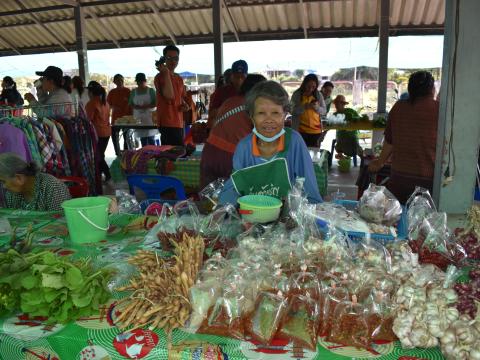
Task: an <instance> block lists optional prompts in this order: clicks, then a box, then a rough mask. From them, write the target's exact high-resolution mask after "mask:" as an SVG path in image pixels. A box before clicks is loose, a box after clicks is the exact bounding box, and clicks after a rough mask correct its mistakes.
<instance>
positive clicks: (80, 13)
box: [74, 6, 90, 85]
mask: <svg viewBox="0 0 480 360" xmlns="http://www.w3.org/2000/svg"><path fill="white" fill-rule="evenodd" d="M74 14H75V36H76V47H77V56H78V71H79V75H80V77H81V78H82V79H83V80H84V81H85V85H87V84H88V82H89V81H90V74H89V72H88V56H87V33H86V28H85V13H84V10H83V9H82V8H81V7H80V6H76V7H75V9H74Z"/></svg>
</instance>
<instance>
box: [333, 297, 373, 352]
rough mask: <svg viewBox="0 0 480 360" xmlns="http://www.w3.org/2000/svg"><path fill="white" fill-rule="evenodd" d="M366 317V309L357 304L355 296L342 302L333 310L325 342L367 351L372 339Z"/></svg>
mask: <svg viewBox="0 0 480 360" xmlns="http://www.w3.org/2000/svg"><path fill="white" fill-rule="evenodd" d="M367 316H368V314H367V309H366V308H365V307H364V306H363V305H360V304H359V303H357V299H356V297H355V295H354V296H352V301H342V302H341V303H339V304H338V305H337V306H336V308H335V312H334V319H335V321H334V322H333V324H332V329H331V331H330V334H329V335H328V336H327V341H331V342H334V343H338V344H342V345H346V346H354V347H359V348H365V349H368V348H369V347H370V343H371V340H372V339H371V336H370V334H369V328H368V323H367Z"/></svg>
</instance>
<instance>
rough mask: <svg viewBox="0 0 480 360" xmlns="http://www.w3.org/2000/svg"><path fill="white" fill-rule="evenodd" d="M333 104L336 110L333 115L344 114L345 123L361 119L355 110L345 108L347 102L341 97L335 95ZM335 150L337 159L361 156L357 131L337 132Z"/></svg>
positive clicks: (361, 151)
mask: <svg viewBox="0 0 480 360" xmlns="http://www.w3.org/2000/svg"><path fill="white" fill-rule="evenodd" d="M333 104H334V105H335V109H336V112H335V114H344V115H345V121H346V122H354V121H358V120H360V119H361V118H362V117H361V116H360V115H359V114H358V113H357V112H356V111H355V110H353V109H351V108H347V107H346V105H348V102H347V101H346V100H345V96H343V95H337V97H336V98H335V100H333ZM335 150H336V152H337V154H338V157H339V158H341V157H343V156H344V155H345V156H350V157H351V156H355V155H359V156H361V155H362V154H363V150H362V148H361V146H360V144H359V142H358V131H357V130H354V131H349V130H337V143H336V145H335Z"/></svg>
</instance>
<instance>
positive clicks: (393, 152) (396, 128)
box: [368, 71, 439, 203]
mask: <svg viewBox="0 0 480 360" xmlns="http://www.w3.org/2000/svg"><path fill="white" fill-rule="evenodd" d="M434 96H435V81H434V79H433V76H432V74H431V73H429V72H427V71H418V72H415V73H413V74H412V75H411V76H410V79H409V80H408V99H407V100H399V101H397V102H396V103H395V105H393V107H392V110H390V113H389V114H388V122H387V128H386V129H385V141H384V142H383V149H382V153H381V154H380V157H379V158H378V159H377V160H374V161H372V162H371V163H370V166H369V167H368V169H369V170H370V171H371V172H378V171H379V170H380V169H381V168H382V167H383V165H384V164H385V162H386V161H387V160H388V159H389V158H390V156H391V159H392V170H391V175H390V179H389V182H388V184H387V188H388V189H389V190H390V191H391V192H392V193H393V194H394V195H395V196H396V197H397V199H398V200H399V201H400V202H401V203H405V202H406V201H407V200H408V198H409V197H410V195H411V194H412V193H413V191H414V190H415V187H416V186H421V187H423V188H426V189H428V190H430V192H431V191H432V188H433V172H434V169H435V153H436V146H437V125H438V109H439V103H438V101H437V100H435V98H434Z"/></svg>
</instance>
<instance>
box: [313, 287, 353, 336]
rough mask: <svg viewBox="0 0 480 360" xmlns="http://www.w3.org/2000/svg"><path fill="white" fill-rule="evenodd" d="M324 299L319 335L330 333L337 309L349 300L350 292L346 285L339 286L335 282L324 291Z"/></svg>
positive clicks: (321, 303)
mask: <svg viewBox="0 0 480 360" xmlns="http://www.w3.org/2000/svg"><path fill="white" fill-rule="evenodd" d="M322 297H323V301H320V306H321V307H320V323H319V327H318V335H320V336H327V335H328V334H330V330H331V329H332V325H333V323H334V322H335V321H336V319H335V309H336V307H337V305H338V304H340V303H341V302H342V301H345V300H348V298H349V292H348V290H347V289H346V288H344V287H337V286H336V284H335V283H333V284H331V287H329V288H326V289H325V290H324V291H323V292H322Z"/></svg>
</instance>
